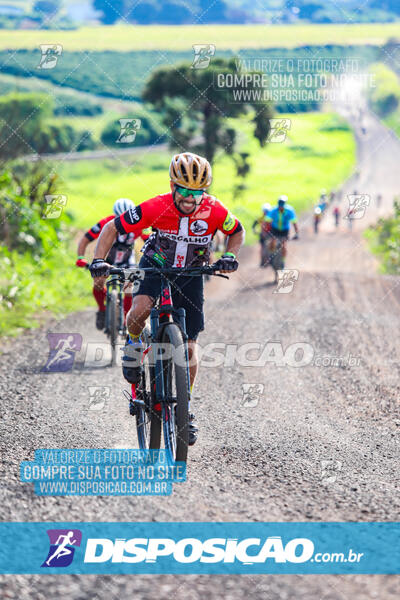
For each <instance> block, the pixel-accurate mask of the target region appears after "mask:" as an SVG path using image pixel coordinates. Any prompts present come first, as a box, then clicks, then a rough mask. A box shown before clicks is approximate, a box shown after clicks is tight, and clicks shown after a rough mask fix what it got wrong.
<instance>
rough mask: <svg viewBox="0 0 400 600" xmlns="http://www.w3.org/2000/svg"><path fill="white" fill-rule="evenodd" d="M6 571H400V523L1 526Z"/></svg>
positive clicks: (0, 552) (1, 566) (1, 567)
mask: <svg viewBox="0 0 400 600" xmlns="http://www.w3.org/2000/svg"><path fill="white" fill-rule="evenodd" d="M0 539H1V545H0V573H5V574H6V573H21V574H24V573H25V574H28V573H42V574H67V573H99V574H108V573H111V574H112V573H141V574H156V573H182V574H210V573H213V574H260V573H280V574H286V573H287V574H307V573H309V574H327V573H332V574H336V573H337V574H340V573H342V574H350V573H360V574H375V573H387V574H396V573H400V523H330V522H326V523H101V522H97V523H0Z"/></svg>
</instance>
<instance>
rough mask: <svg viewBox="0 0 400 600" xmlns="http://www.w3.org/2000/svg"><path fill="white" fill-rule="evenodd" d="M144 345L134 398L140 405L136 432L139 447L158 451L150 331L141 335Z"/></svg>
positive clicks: (158, 421) (157, 410)
mask: <svg viewBox="0 0 400 600" xmlns="http://www.w3.org/2000/svg"><path fill="white" fill-rule="evenodd" d="M142 340H143V344H144V352H143V365H142V367H143V368H142V377H141V381H140V383H139V385H138V386H137V388H136V396H137V398H138V400H140V401H141V402H142V404H140V405H139V404H138V405H137V406H136V410H135V414H136V430H137V436H138V441H139V447H140V448H142V449H143V450H144V449H147V448H150V449H151V450H158V449H159V448H160V445H161V407H160V405H159V404H156V378H155V369H154V357H153V349H152V345H151V337H150V331H149V329H148V327H145V329H144V330H143V333H142Z"/></svg>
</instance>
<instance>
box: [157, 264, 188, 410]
mask: <svg viewBox="0 0 400 600" xmlns="http://www.w3.org/2000/svg"><path fill="white" fill-rule="evenodd" d="M160 289H161V294H160V298H159V301H158V306H154V308H152V309H151V313H150V330H151V339H152V340H154V341H155V342H159V341H160V339H159V338H160V337H161V332H162V329H160V326H162V325H163V324H164V323H170V322H171V319H172V320H173V321H175V322H176V323H178V325H179V326H180V328H181V331H182V337H183V341H184V343H185V356H186V364H187V365H188V364H189V352H188V347H187V333H186V311H185V309H184V308H174V306H173V303H172V296H171V283H170V281H169V280H168V279H167V278H166V276H165V275H163V274H162V275H161V285H160ZM155 371H156V398H157V401H158V402H160V403H162V402H163V401H165V393H164V373H163V369H162V360H161V357H160V356H159V353H158V355H157V358H156V365H155ZM187 381H188V393H189V394H190V380H189V367H188V376H187Z"/></svg>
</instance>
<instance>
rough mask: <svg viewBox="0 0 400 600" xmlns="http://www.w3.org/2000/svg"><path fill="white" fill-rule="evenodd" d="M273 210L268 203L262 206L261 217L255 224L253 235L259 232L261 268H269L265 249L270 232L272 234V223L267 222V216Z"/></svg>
mask: <svg viewBox="0 0 400 600" xmlns="http://www.w3.org/2000/svg"><path fill="white" fill-rule="evenodd" d="M270 210H271V205H270V204H269V203H268V202H266V203H265V204H263V205H262V208H261V216H260V217H258V219H256V220H255V221H254V223H253V227H252V230H253V233H257V231H258V235H259V242H260V267H267V266H268V261H267V260H266V252H265V247H266V243H267V240H268V238H269V236H270V232H271V223H270V221H267V216H268V214H269V211H270Z"/></svg>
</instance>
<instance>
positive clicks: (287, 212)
mask: <svg viewBox="0 0 400 600" xmlns="http://www.w3.org/2000/svg"><path fill="white" fill-rule="evenodd" d="M287 200H288V198H287V196H280V197H279V199H278V205H277V206H275V208H273V209H272V210H270V211H269V213H268V215H267V216H266V217H265V220H266V221H269V222H270V223H271V232H270V237H271V240H270V251H271V252H274V251H275V247H276V240H277V239H278V238H279V239H280V240H281V244H282V256H283V258H285V256H286V241H287V239H288V238H289V233H290V224H291V223H292V224H293V227H294V230H295V232H296V235H295V236H294V238H293V239H298V237H299V226H298V225H297V216H296V213H295V210H294V208H293V207H292V206H290V204H288V203H287Z"/></svg>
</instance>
